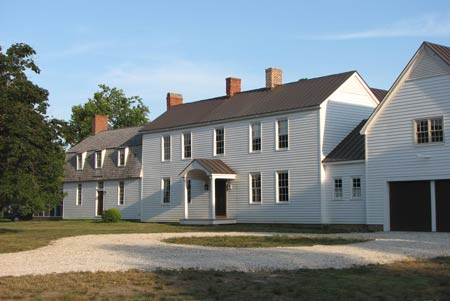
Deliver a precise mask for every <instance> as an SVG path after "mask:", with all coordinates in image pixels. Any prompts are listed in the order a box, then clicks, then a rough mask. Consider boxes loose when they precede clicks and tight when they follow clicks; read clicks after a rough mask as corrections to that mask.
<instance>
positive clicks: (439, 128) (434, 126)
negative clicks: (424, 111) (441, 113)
mask: <svg viewBox="0 0 450 301" xmlns="http://www.w3.org/2000/svg"><path fill="white" fill-rule="evenodd" d="M414 124H415V133H416V135H415V141H416V144H426V143H436V142H443V141H444V123H443V120H442V117H435V118H428V119H417V120H415V121H414Z"/></svg>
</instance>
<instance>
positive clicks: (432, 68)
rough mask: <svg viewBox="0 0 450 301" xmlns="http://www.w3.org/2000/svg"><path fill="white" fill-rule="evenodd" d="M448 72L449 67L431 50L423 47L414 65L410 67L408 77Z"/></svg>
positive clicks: (421, 76)
mask: <svg viewBox="0 0 450 301" xmlns="http://www.w3.org/2000/svg"><path fill="white" fill-rule="evenodd" d="M449 72H450V67H449V66H448V65H447V64H446V63H445V62H444V61H443V60H442V59H441V58H440V57H438V56H437V55H436V54H435V53H434V52H433V51H432V50H430V49H428V48H427V47H425V48H424V49H423V51H421V53H420V54H419V56H418V58H417V62H416V63H415V64H414V67H413V68H411V72H410V73H409V75H408V79H417V78H424V77H429V76H436V75H442V74H448V73H449Z"/></svg>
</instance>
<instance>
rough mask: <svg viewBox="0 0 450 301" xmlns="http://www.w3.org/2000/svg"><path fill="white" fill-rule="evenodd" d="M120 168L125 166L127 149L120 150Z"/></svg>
mask: <svg viewBox="0 0 450 301" xmlns="http://www.w3.org/2000/svg"><path fill="white" fill-rule="evenodd" d="M119 166H125V149H123V148H122V149H119Z"/></svg>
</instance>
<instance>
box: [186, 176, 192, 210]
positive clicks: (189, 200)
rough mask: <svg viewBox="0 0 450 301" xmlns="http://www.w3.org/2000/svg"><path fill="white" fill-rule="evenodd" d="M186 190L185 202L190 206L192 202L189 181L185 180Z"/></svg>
mask: <svg viewBox="0 0 450 301" xmlns="http://www.w3.org/2000/svg"><path fill="white" fill-rule="evenodd" d="M186 190H187V201H188V203H189V204H190V203H191V200H192V188H191V180H187V183H186Z"/></svg>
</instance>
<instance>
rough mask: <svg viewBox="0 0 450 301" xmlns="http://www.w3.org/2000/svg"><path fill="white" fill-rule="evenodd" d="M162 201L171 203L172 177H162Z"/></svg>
mask: <svg viewBox="0 0 450 301" xmlns="http://www.w3.org/2000/svg"><path fill="white" fill-rule="evenodd" d="M161 186H162V202H163V204H169V203H170V178H163V179H162V184H161Z"/></svg>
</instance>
